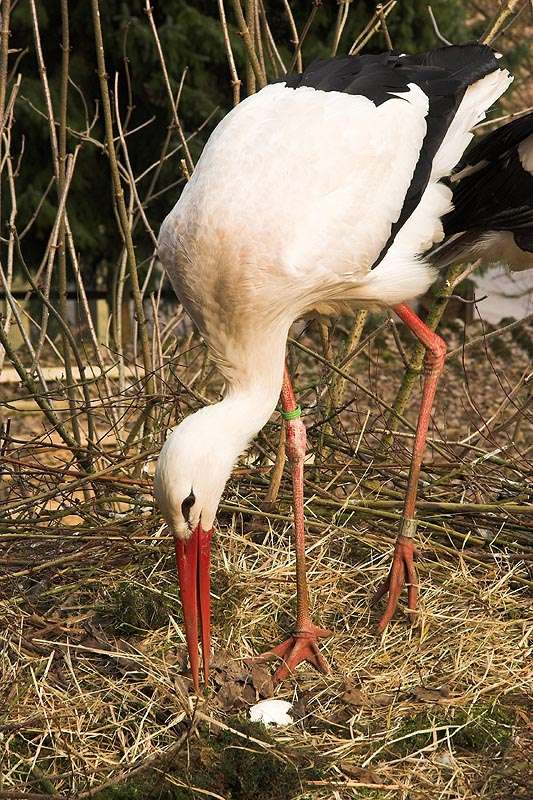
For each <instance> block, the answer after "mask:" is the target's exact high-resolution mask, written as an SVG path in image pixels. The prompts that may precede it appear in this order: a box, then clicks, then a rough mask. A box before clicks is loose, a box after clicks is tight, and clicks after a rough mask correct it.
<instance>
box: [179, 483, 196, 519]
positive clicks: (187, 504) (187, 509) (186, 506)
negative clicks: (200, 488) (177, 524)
mask: <svg viewBox="0 0 533 800" xmlns="http://www.w3.org/2000/svg"><path fill="white" fill-rule="evenodd" d="M195 502H196V497H195V496H194V492H193V490H192V489H191V493H190V495H189V496H188V497H186V498H185V500H184V501H183V503H182V504H181V513H182V515H183V519H184V520H186V521H187V522H188V521H189V514H190V513H191V508H192V507H193V505H194V504H195Z"/></svg>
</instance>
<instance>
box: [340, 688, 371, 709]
mask: <svg viewBox="0 0 533 800" xmlns="http://www.w3.org/2000/svg"><path fill="white" fill-rule="evenodd" d="M341 700H342V701H343V703H347V704H348V705H350V706H357V707H359V706H362V705H364V702H365V701H364V698H363V694H362V692H361V690H360V689H357V688H356V687H355V686H352V687H351V688H347V689H346V690H345V691H344V692H343V694H342V697H341Z"/></svg>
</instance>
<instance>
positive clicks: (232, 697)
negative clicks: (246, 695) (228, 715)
mask: <svg viewBox="0 0 533 800" xmlns="http://www.w3.org/2000/svg"><path fill="white" fill-rule="evenodd" d="M241 695H242V686H240V685H239V684H238V683H230V682H228V683H225V684H224V686H222V687H221V688H220V690H219V691H218V693H217V703H218V704H219V705H220V707H221V708H222V709H223V711H232V710H233V709H235V708H242V697H241Z"/></svg>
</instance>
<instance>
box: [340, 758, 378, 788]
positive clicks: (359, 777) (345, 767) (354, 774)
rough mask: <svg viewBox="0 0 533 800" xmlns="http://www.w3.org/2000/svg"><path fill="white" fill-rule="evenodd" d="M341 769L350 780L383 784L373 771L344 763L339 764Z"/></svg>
mask: <svg viewBox="0 0 533 800" xmlns="http://www.w3.org/2000/svg"><path fill="white" fill-rule="evenodd" d="M339 767H340V769H341V770H342V771H343V772H344V774H345V775H346V776H347V777H348V778H353V780H356V781H359V782H360V783H381V780H380V778H379V775H377V773H375V772H374V771H373V770H371V769H363V767H356V766H355V765H354V764H347V763H346V762H344V761H342V762H341V763H340V764H339Z"/></svg>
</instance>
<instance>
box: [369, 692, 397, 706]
mask: <svg viewBox="0 0 533 800" xmlns="http://www.w3.org/2000/svg"><path fill="white" fill-rule="evenodd" d="M394 700H395V695H393V694H389V692H378V694H375V695H374V696H373V697H372V698H371V699H370V701H369V704H370V705H372V706H375V707H376V708H386V706H391V705H392V704H393V703H394Z"/></svg>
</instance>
